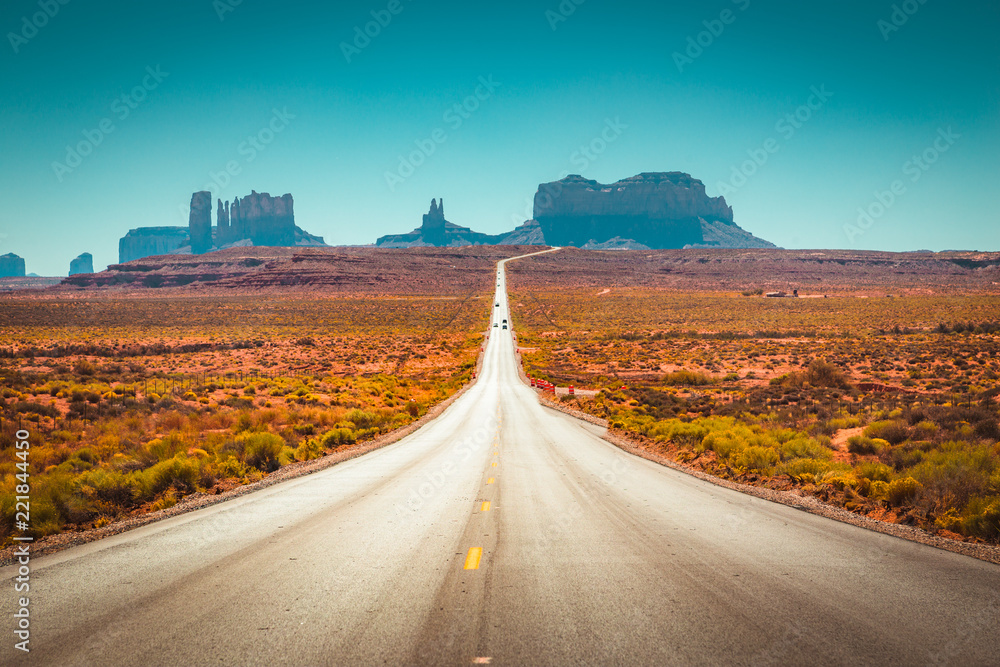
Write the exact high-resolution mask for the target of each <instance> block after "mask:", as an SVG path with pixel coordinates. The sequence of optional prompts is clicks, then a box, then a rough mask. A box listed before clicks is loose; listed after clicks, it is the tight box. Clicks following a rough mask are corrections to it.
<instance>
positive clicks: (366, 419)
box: [344, 408, 380, 429]
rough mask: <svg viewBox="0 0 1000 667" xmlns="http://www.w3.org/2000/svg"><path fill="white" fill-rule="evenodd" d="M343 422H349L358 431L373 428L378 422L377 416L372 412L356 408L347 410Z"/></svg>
mask: <svg viewBox="0 0 1000 667" xmlns="http://www.w3.org/2000/svg"><path fill="white" fill-rule="evenodd" d="M344 420H345V421H349V422H351V423H352V424H354V425H355V426H356V427H357V428H359V429H363V428H369V427H371V426H375V425H376V424H378V423H379V421H380V419H379V415H377V414H375V413H374V412H368V411H366V410H361V409H358V408H354V409H352V410H348V411H347V414H345V415H344Z"/></svg>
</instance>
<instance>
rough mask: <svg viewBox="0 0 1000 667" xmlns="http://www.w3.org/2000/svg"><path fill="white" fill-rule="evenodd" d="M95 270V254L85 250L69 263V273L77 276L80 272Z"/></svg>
mask: <svg viewBox="0 0 1000 667" xmlns="http://www.w3.org/2000/svg"><path fill="white" fill-rule="evenodd" d="M93 272H94V256H93V255H91V254H90V253H89V252H85V253H83V254H82V255H80V256H79V257H77V258H76V259H74V260H72V261H71V262H70V263H69V275H71V276H75V275H77V274H78V273H93Z"/></svg>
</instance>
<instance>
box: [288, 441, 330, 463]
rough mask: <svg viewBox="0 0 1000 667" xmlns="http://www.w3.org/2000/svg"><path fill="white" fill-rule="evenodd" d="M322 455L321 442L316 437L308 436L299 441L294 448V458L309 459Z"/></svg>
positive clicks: (299, 459) (298, 459)
mask: <svg viewBox="0 0 1000 667" xmlns="http://www.w3.org/2000/svg"><path fill="white" fill-rule="evenodd" d="M321 456H323V444H322V443H321V442H320V441H319V439H318V438H309V439H308V440H303V441H302V442H300V443H299V446H298V447H296V448H295V460H297V461H310V460H312V459H318V458H320V457H321Z"/></svg>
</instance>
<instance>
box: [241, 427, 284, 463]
mask: <svg viewBox="0 0 1000 667" xmlns="http://www.w3.org/2000/svg"><path fill="white" fill-rule="evenodd" d="M236 447H237V449H238V451H240V452H241V454H242V459H243V462H244V463H245V464H246V465H247V466H248V467H250V468H255V469H257V470H260V471H261V472H274V471H275V470H277V469H278V468H280V467H281V461H280V457H281V454H282V451H283V450H284V448H285V441H284V440H282V439H281V437H280V436H277V435H275V434H274V433H243V434H241V435H238V436H236Z"/></svg>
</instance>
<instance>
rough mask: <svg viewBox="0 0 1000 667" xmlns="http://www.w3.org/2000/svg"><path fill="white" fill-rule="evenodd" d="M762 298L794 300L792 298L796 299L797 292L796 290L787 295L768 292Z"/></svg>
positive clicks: (785, 293) (786, 293)
mask: <svg viewBox="0 0 1000 667" xmlns="http://www.w3.org/2000/svg"><path fill="white" fill-rule="evenodd" d="M764 296H766V297H767V298H768V299H787V298H793V299H794V298H798V296H799V291H798V290H797V289H796V290H792V293H791V294H789V293H788V292H768V293H767V294H765V295H764Z"/></svg>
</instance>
